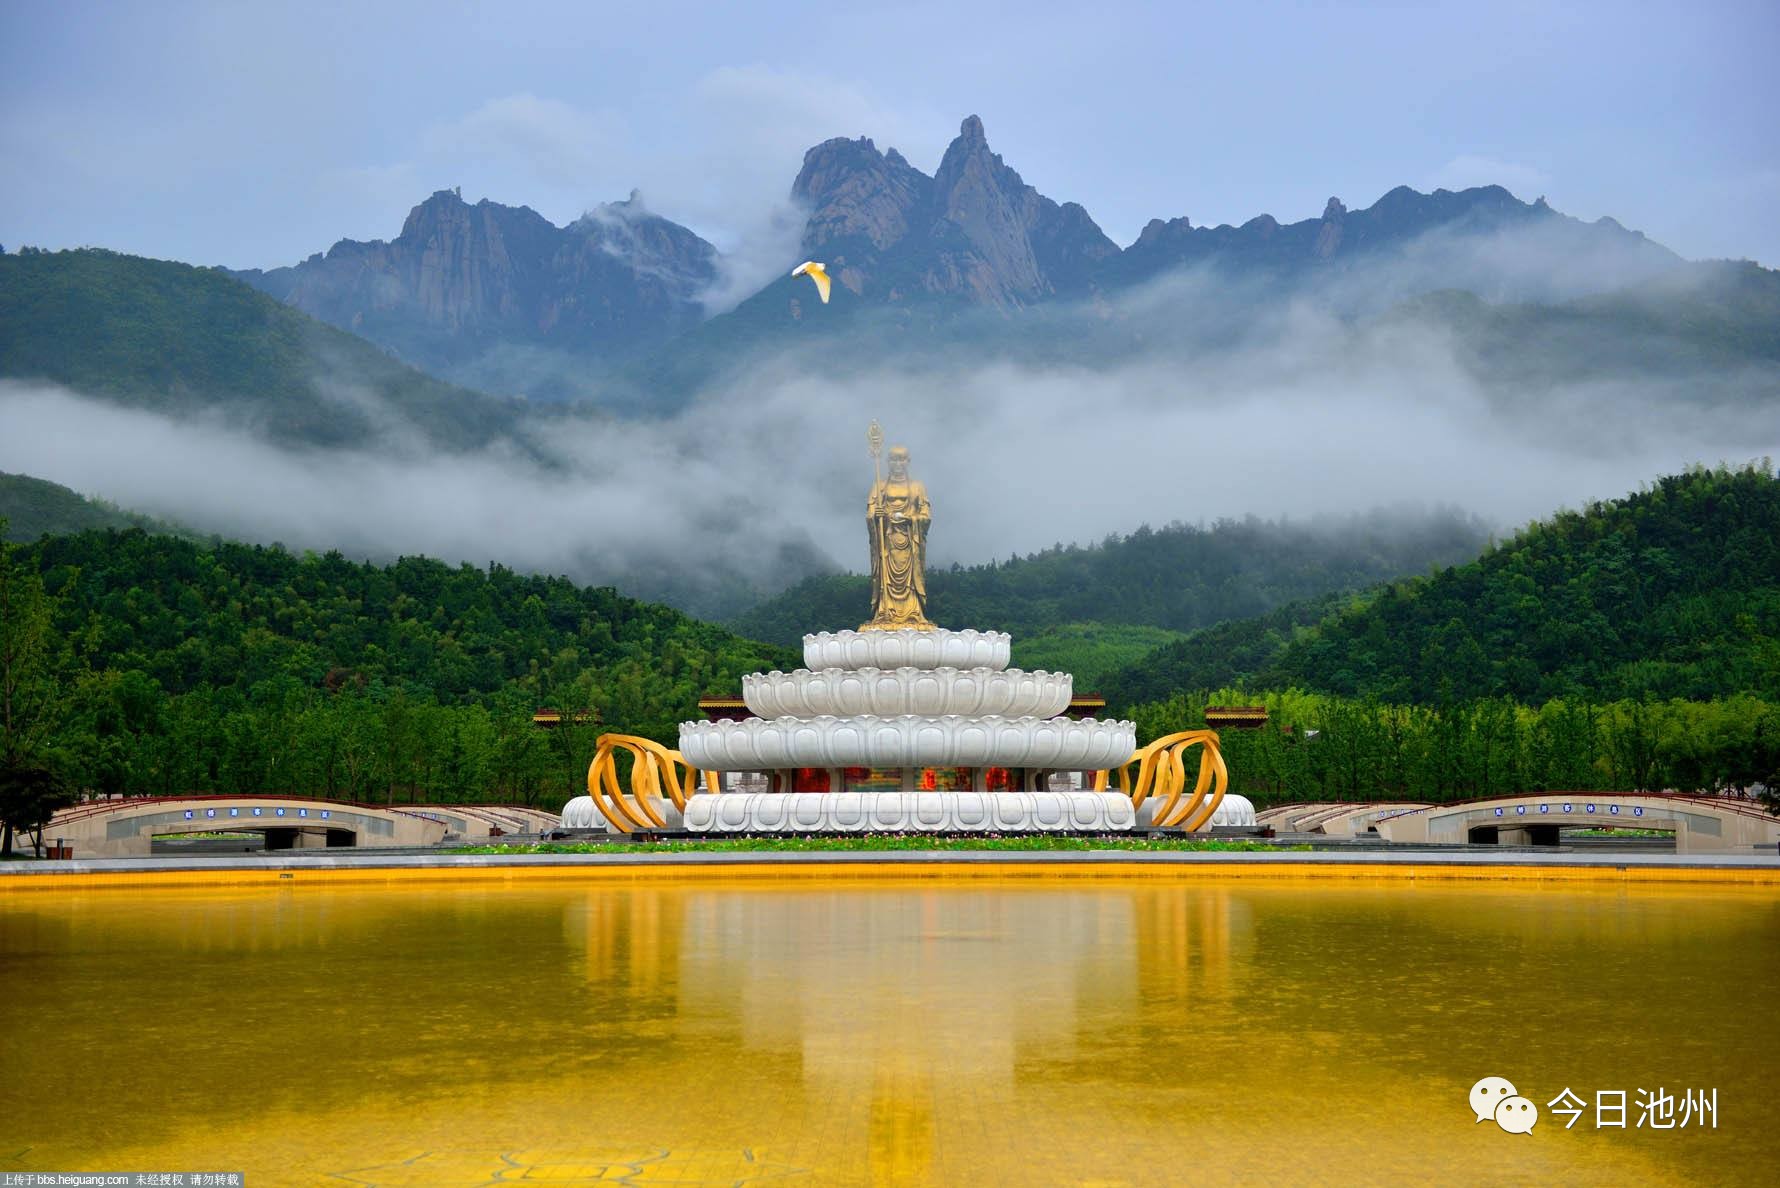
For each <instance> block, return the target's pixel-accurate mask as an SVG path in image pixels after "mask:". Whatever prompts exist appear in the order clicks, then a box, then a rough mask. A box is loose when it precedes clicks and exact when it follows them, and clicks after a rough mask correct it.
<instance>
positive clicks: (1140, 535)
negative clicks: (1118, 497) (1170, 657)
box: [732, 511, 1487, 663]
mask: <svg viewBox="0 0 1780 1188" xmlns="http://www.w3.org/2000/svg"><path fill="white" fill-rule="evenodd" d="M1486 536H1487V533H1486V531H1485V529H1484V527H1483V525H1482V524H1480V523H1479V522H1478V521H1476V520H1475V519H1472V518H1470V517H1468V516H1464V515H1462V514H1460V513H1458V512H1454V511H1437V512H1433V513H1430V514H1426V515H1409V514H1404V513H1395V512H1391V513H1386V512H1377V513H1372V514H1370V515H1366V516H1355V517H1351V518H1348V519H1341V520H1337V519H1332V518H1331V519H1326V520H1315V521H1309V522H1298V523H1293V522H1280V523H1276V522H1272V521H1266V520H1259V519H1255V518H1252V517H1251V518H1249V519H1244V520H1220V521H1218V522H1217V523H1215V524H1213V525H1212V526H1211V527H1209V528H1200V527H1193V526H1191V525H1180V524H1176V525H1170V526H1169V527H1166V528H1162V529H1150V528H1148V527H1144V528H1139V529H1138V530H1137V531H1136V532H1133V533H1132V534H1130V535H1129V536H1122V537H1121V536H1114V537H1109V538H1108V539H1107V540H1106V541H1105V542H1103V543H1101V544H1099V545H1091V546H1080V545H1070V546H1067V547H1065V546H1059V547H1057V548H1053V549H1048V550H1046V551H1044V552H1042V553H1035V554H1033V555H1031V556H1029V557H1023V558H1021V557H1016V558H1013V559H1011V560H1009V561H1006V562H1000V563H990V564H988V565H977V566H972V567H970V568H968V569H966V568H962V567H958V566H954V567H953V568H951V569H949V570H937V571H932V572H930V573H929V574H928V575H927V589H928V596H929V599H930V605H929V608H928V613H929V617H931V618H932V619H933V620H934V621H935V622H937V623H940V624H941V625H943V626H947V627H977V628H984V629H994V630H998V631H1009V632H1012V633H1013V635H1014V639H1015V644H1016V646H1018V645H1019V642H1020V640H1021V639H1022V638H1023V637H1024V638H1027V639H1031V638H1033V637H1035V636H1038V635H1040V634H1041V633H1045V632H1050V631H1053V630H1056V629H1060V628H1063V627H1065V626H1067V625H1070V624H1094V623H1099V624H1120V625H1131V626H1143V627H1152V628H1161V629H1164V630H1167V631H1188V630H1192V629H1193V628H1197V627H1204V626H1206V625H1208V624H1211V623H1216V622H1218V621H1220V620H1224V619H1238V618H1244V617H1247V616H1251V615H1258V614H1263V613H1265V612H1267V611H1269V610H1272V609H1273V608H1274V607H1277V606H1280V605H1281V604H1283V603H1288V602H1291V601H1293V600H1295V599H1301V598H1306V597H1312V596H1316V595H1320V594H1323V593H1326V592H1328V591H1332V590H1356V589H1359V588H1361V587H1363V586H1368V585H1371V584H1373V583H1375V582H1379V581H1382V580H1385V579H1387V578H1392V577H1400V576H1402V575H1404V574H1409V573H1418V572H1422V571H1424V570H1426V569H1428V568H1429V567H1430V566H1442V565H1452V564H1455V563H1457V562H1460V561H1465V560H1469V559H1470V558H1472V557H1475V556H1476V555H1477V553H1478V552H1479V550H1481V549H1482V548H1483V546H1484V542H1485V539H1486ZM868 602H869V595H868V592H867V579H866V578H864V577H861V576H857V575H852V574H846V575H839V576H825V577H815V578H810V579H807V580H805V581H803V582H801V583H799V584H798V585H796V586H793V587H792V588H791V589H789V590H787V591H786V592H785V593H783V594H781V595H779V596H778V597H776V598H773V599H770V600H769V601H767V602H765V603H763V604H761V605H760V606H758V607H756V608H754V609H753V610H751V611H749V612H747V613H746V614H744V615H741V616H739V617H737V618H736V619H735V620H734V621H733V623H732V626H734V627H735V629H736V630H737V631H738V632H740V633H741V634H743V635H746V636H748V637H749V638H752V639H765V640H771V641H773V642H774V643H780V644H786V645H790V644H794V643H796V642H797V641H798V640H799V639H800V638H801V637H802V635H803V634H804V633H805V632H807V631H817V630H829V631H832V630H837V629H840V628H845V627H857V626H858V625H859V623H860V622H861V621H862V620H863V619H865V618H866V617H867V613H868V612H867V604H868ZM1060 642H1061V641H1059V643H1060ZM1089 642H1091V639H1090V636H1089V635H1088V634H1085V633H1083V632H1079V631H1078V632H1076V633H1075V636H1074V638H1073V643H1072V646H1075V645H1084V644H1087V643H1089ZM1118 642H1119V644H1120V645H1121V646H1123V645H1125V644H1128V643H1129V642H1130V641H1129V640H1128V639H1125V638H1121V639H1120V640H1119V641H1118ZM1025 662H1026V661H1025V660H1024V659H1023V660H1022V663H1025Z"/></svg>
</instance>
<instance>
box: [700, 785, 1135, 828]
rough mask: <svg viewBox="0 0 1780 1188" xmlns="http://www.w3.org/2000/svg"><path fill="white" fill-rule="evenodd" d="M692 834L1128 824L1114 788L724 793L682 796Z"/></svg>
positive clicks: (1123, 801)
mask: <svg viewBox="0 0 1780 1188" xmlns="http://www.w3.org/2000/svg"><path fill="white" fill-rule="evenodd" d="M683 820H684V824H685V827H686V829H687V831H688V832H691V833H1068V832H1079V833H1109V832H1123V831H1125V830H1128V829H1130V828H1131V827H1132V825H1133V824H1135V821H1136V817H1135V814H1134V813H1133V812H1132V811H1131V799H1130V797H1127V796H1121V795H1119V794H1117V793H1114V792H833V793H828V792H724V793H720V794H716V795H712V794H709V793H701V794H700V795H697V796H694V797H692V798H691V799H690V800H688V801H687V802H686V812H685V814H684V818H683Z"/></svg>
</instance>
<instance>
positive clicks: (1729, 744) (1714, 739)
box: [1129, 689, 1780, 808]
mask: <svg viewBox="0 0 1780 1188" xmlns="http://www.w3.org/2000/svg"><path fill="white" fill-rule="evenodd" d="M1207 705H1261V706H1265V707H1266V709H1267V711H1268V720H1267V724H1266V725H1265V726H1264V727H1261V728H1260V729H1249V730H1224V731H1222V732H1220V742H1221V744H1222V749H1223V753H1224V756H1225V761H1226V763H1227V764H1228V766H1229V769H1230V779H1231V787H1230V790H1231V791H1233V792H1237V793H1240V794H1242V795H1244V796H1247V797H1249V798H1250V799H1252V800H1254V801H1255V802H1256V803H1257V804H1261V805H1266V804H1281V803H1287V802H1298V801H1349V800H1360V801H1364V800H1415V801H1428V802H1431V803H1436V804H1437V803H1442V802H1447V801H1454V800H1467V799H1471V798H1474V797H1483V796H1501V795H1509V794H1513V793H1521V792H1548V791H1552V792H1555V791H1565V792H1660V791H1674V792H1704V793H1712V794H1722V793H1746V792H1749V791H1751V790H1759V789H1760V788H1761V787H1764V786H1765V788H1766V789H1767V796H1766V799H1767V801H1768V803H1770V805H1772V806H1773V807H1776V808H1780V702H1776V701H1772V700H1769V699H1766V698H1762V697H1757V696H1754V695H1749V694H1743V695H1738V696H1733V697H1725V698H1719V699H1714V700H1710V701H1688V700H1681V699H1672V700H1668V701H1657V700H1654V699H1651V700H1642V699H1621V700H1617V701H1592V700H1588V699H1585V698H1552V699H1550V700H1548V701H1545V702H1541V703H1539V704H1537V705H1533V704H1525V703H1521V702H1516V701H1514V700H1512V699H1509V698H1504V697H1486V698H1478V699H1475V700H1470V701H1459V702H1447V703H1442V704H1435V705H1404V704H1396V703H1389V702H1382V701H1376V700H1369V699H1360V698H1351V697H1341V696H1335V695H1330V694H1325V693H1308V692H1303V691H1301V690H1287V691H1285V692H1273V693H1255V692H1252V691H1247V690H1241V689H1219V690H1214V691H1209V692H1199V693H1192V694H1184V693H1177V694H1175V695H1173V696H1172V697H1168V698H1165V699H1163V700H1160V701H1153V702H1146V703H1144V704H1142V705H1138V706H1135V707H1133V708H1131V709H1130V710H1129V716H1130V717H1131V719H1132V721H1134V722H1135V723H1136V724H1137V733H1138V737H1139V738H1140V739H1147V738H1153V737H1156V736H1158V735H1161V734H1165V733H1169V732H1171V731H1175V730H1182V729H1190V728H1193V727H1196V726H1198V725H1199V724H1201V723H1203V721H1204V714H1205V707H1206V706H1207Z"/></svg>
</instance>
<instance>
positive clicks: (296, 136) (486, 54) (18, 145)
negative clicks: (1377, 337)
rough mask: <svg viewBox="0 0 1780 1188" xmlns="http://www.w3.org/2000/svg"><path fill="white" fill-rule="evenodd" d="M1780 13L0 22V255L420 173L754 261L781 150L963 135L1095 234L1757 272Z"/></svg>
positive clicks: (229, 243) (209, 230)
mask: <svg viewBox="0 0 1780 1188" xmlns="http://www.w3.org/2000/svg"><path fill="white" fill-rule="evenodd" d="M1776 51H1780V5H1776V4H1775V3H1773V2H1772V0H1767V2H1765V3H1761V2H1757V3H1737V2H1729V3H1710V2H1709V3H1698V2H1696V3H1689V4H1669V3H1615V4H1573V5H1555V4H1544V3H1540V4H1528V3H1520V2H1518V0H1498V2H1495V3H1491V4H1478V3H1475V2H1473V3H1466V4H1453V5H1439V4H1436V5H1429V4H1393V5H1370V6H1350V5H1339V4H1318V5H1310V4H1278V3H1250V4H1246V5H1241V6H1236V5H1217V6H1211V5H1207V6H1200V7H1193V6H1186V5H1175V4H1149V5H1145V4H1130V3H1118V2H1102V3H1097V4H1094V5H1092V6H1083V5H1079V4H1073V5H1045V4H1033V3H1023V4H1007V5H997V4H967V3H945V4H905V5H897V6H895V7H894V8H890V7H880V8H870V9H868V8H862V7H858V6H853V5H845V4H803V3H777V4H770V5H767V4H748V5H718V4H710V5H697V4H681V3H675V2H672V0H658V2H652V3H647V4H611V5H606V4H586V3H564V4H524V3H502V4H498V5H495V4H490V5H461V4H451V3H440V2H437V0H435V2H433V3H425V4H410V3H378V2H369V3H360V4H341V5H335V4H325V3H304V4H288V5H281V4H222V5H217V4H198V3H172V2H163V3H155V4H142V3H122V4H98V3H90V2H69V3H59V4H51V3H20V2H18V0H10V2H8V3H6V4H5V5H4V6H3V7H0V96H3V101H0V154H3V155H4V160H5V161H6V162H7V170H6V172H7V181H6V184H5V185H4V186H3V187H0V243H4V244H5V245H6V247H7V248H8V249H9V250H11V249H13V248H15V247H16V246H18V245H20V244H36V245H40V246H44V247H66V246H75V245H82V244H90V245H97V246H104V247H111V248H116V249H119V250H123V251H130V252H138V253H142V254H146V255H153V256H163V257H169V258H174V259H182V260H189V261H192V262H195V263H217V264H226V265H229V266H232V267H249V266H273V265H277V264H282V263H290V262H293V261H295V260H297V259H300V258H301V257H303V256H305V255H307V254H309V253H310V252H314V251H319V250H324V249H326V248H327V247H328V246H329V245H330V244H331V243H333V242H334V241H335V240H336V239H339V238H342V237H351V238H359V239H370V238H389V237H391V236H393V235H394V234H396V233H397V231H398V230H399V229H400V226H401V220H402V218H403V217H404V215H405V214H406V213H407V211H408V209H409V208H410V207H411V206H413V205H414V204H415V203H416V202H418V201H420V200H421V199H422V198H424V197H425V196H426V195H427V194H428V193H430V192H431V191H433V190H435V189H439V188H443V187H449V186H453V185H457V186H461V187H462V189H463V193H464V197H465V198H467V199H471V200H474V199H477V198H482V197H488V198H492V199H495V200H497V201H501V202H507V203H512V204H525V205H530V206H532V207H534V208H535V209H537V210H539V211H541V212H542V213H543V214H545V215H546V216H548V217H549V218H551V219H552V220H554V221H556V222H558V223H561V222H566V221H567V220H569V219H571V218H573V217H574V216H575V215H576V214H577V213H579V212H580V211H581V210H583V209H586V208H587V207H589V206H591V205H593V204H595V203H597V202H600V201H608V200H612V199H616V198H622V197H623V196H624V195H625V194H626V193H627V192H628V191H629V190H630V189H631V188H632V187H640V188H641V189H642V191H643V193H644V197H645V200H646V201H647V202H648V203H649V205H650V206H651V207H653V208H654V209H656V210H658V211H659V212H661V213H663V214H666V215H668V216H670V217H674V218H677V219H679V220H681V221H683V222H686V223H688V224H690V225H692V226H694V227H695V228H696V229H698V230H699V231H701V232H702V233H704V234H705V235H707V236H708V237H710V238H712V239H714V240H715V241H717V242H718V244H719V246H722V247H725V248H726V249H733V250H737V251H739V252H740V253H741V254H743V255H747V254H749V253H750V252H752V253H754V254H756V255H758V256H760V257H761V258H762V260H764V261H765V262H767V263H769V264H770V266H771V267H774V268H776V267H777V266H778V264H779V261H778V260H777V256H778V255H779V254H780V253H781V252H783V251H784V250H786V249H785V246H784V238H785V233H786V228H785V211H784V209H783V202H784V198H785V195H786V191H787V189H788V187H789V185H790V182H791V179H792V177H793V176H794V175H795V173H796V171H797V168H798V165H799V163H800V161H801V158H802V154H803V151H804V150H805V149H806V148H808V147H809V146H810V145H811V144H813V143H815V142H816V141H818V140H821V139H824V138H826V137H829V136H858V135H869V136H871V137H873V138H874V139H875V140H876V141H877V143H878V145H879V146H880V147H887V146H890V145H894V146H896V147H897V148H900V149H901V150H902V151H903V152H904V154H905V155H907V156H908V157H909V158H910V160H911V161H912V162H913V163H914V164H916V165H917V166H919V167H921V168H922V169H924V170H927V171H929V172H931V171H932V169H933V167H934V165H935V164H936V163H937V161H938V157H939V154H940V153H941V152H942V151H943V149H944V147H945V144H946V143H947V141H948V140H949V139H950V138H951V137H952V136H953V135H955V134H956V131H957V127H958V122H959V120H960V119H961V118H962V117H963V116H965V115H967V114H970V113H976V114H979V115H981V116H982V117H983V120H984V122H985V124H986V125H987V128H988V134H989V141H990V144H991V145H992V146H993V147H994V148H995V149H996V150H997V151H998V152H1000V153H1002V154H1003V156H1004V157H1005V159H1006V160H1007V162H1008V163H1009V164H1010V165H1012V166H1014V167H1015V168H1016V169H1019V170H1020V171H1021V172H1022V173H1023V174H1024V175H1025V177H1026V180H1027V181H1029V182H1030V183H1032V184H1034V185H1036V186H1037V187H1038V188H1039V189H1040V190H1041V191H1043V192H1044V193H1045V194H1047V195H1049V196H1051V197H1053V198H1056V199H1058V200H1059V201H1067V200H1075V201H1079V202H1081V203H1082V204H1083V205H1084V206H1086V207H1087V208H1088V211H1089V212H1090V213H1091V214H1092V215H1093V216H1094V217H1095V219H1096V220H1097V221H1098V222H1099V223H1100V224H1101V226H1102V227H1103V228H1104V229H1105V230H1106V231H1107V233H1108V234H1109V235H1111V236H1112V237H1113V238H1114V239H1115V240H1117V241H1119V242H1120V243H1128V242H1130V241H1131V239H1133V238H1134V237H1135V236H1136V234H1137V232H1138V230H1139V229H1140V228H1141V227H1142V226H1143V224H1144V223H1145V222H1146V221H1147V220H1148V219H1150V218H1152V217H1163V218H1168V217H1174V216H1178V215H1187V216H1189V217H1190V218H1192V220H1193V221H1194V222H1195V223H1212V224H1215V223H1219V222H1241V221H1243V220H1245V219H1248V218H1250V217H1253V216H1254V215H1256V214H1260V213H1262V212H1267V213H1271V214H1273V215H1274V216H1275V217H1277V218H1279V219H1281V220H1287V221H1289V220H1294V219H1300V218H1306V217H1310V216H1314V215H1316V214H1319V213H1320V212H1321V210H1322V207H1323V203H1324V201H1325V200H1326V199H1327V198H1328V197H1329V196H1331V195H1336V196H1339V197H1341V198H1342V199H1343V200H1344V201H1346V202H1347V203H1348V205H1349V206H1362V205H1368V204H1370V203H1371V202H1372V201H1374V200H1375V199H1376V198H1377V197H1378V196H1379V195H1380V194H1382V193H1383V192H1384V191H1386V190H1388V189H1389V188H1391V187H1392V186H1395V185H1398V184H1409V185H1413V186H1415V187H1417V188H1419V189H1430V188H1432V187H1434V186H1439V185H1444V186H1447V187H1449V188H1458V187H1462V186H1466V185H1476V184H1482V183H1486V182H1491V181H1494V182H1499V183H1501V184H1504V185H1506V186H1508V187H1509V188H1510V189H1512V190H1513V191H1514V192H1515V193H1517V194H1519V195H1520V196H1521V197H1523V198H1526V199H1528V200H1531V199H1533V198H1535V197H1538V196H1539V195H1541V194H1544V195H1545V196H1547V198H1548V199H1549V200H1550V202H1551V203H1552V205H1554V206H1556V207H1557V208H1558V209H1560V210H1563V211H1566V212H1567V213H1571V214H1575V215H1578V216H1580V217H1583V218H1589V219H1592V218H1596V217H1598V216H1600V215H1604V214H1610V215H1613V216H1614V217H1616V218H1618V219H1619V220H1620V221H1621V222H1623V223H1625V224H1626V225H1628V226H1631V227H1635V228H1637V229H1640V230H1643V231H1645V232H1646V233H1647V234H1649V235H1650V236H1651V237H1653V238H1654V239H1656V240H1658V241H1659V242H1662V243H1665V244H1667V245H1669V246H1670V247H1673V248H1675V249H1676V250H1678V251H1680V252H1681V253H1683V254H1684V255H1688V256H1695V257H1701V256H1739V257H1749V258H1753V259H1757V260H1760V261H1762V262H1763V263H1765V264H1768V265H1769V266H1774V265H1776V264H1780V217H1776V216H1780V136H1777V135H1776V134H1775V133H1774V127H1775V126H1776V125H1780V102H1777V101H1776V100H1777V99H1780V83H1777V82H1776V72H1775V71H1774V69H1773V63H1774V61H1775V59H1776V56H1777V54H1776Z"/></svg>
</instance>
